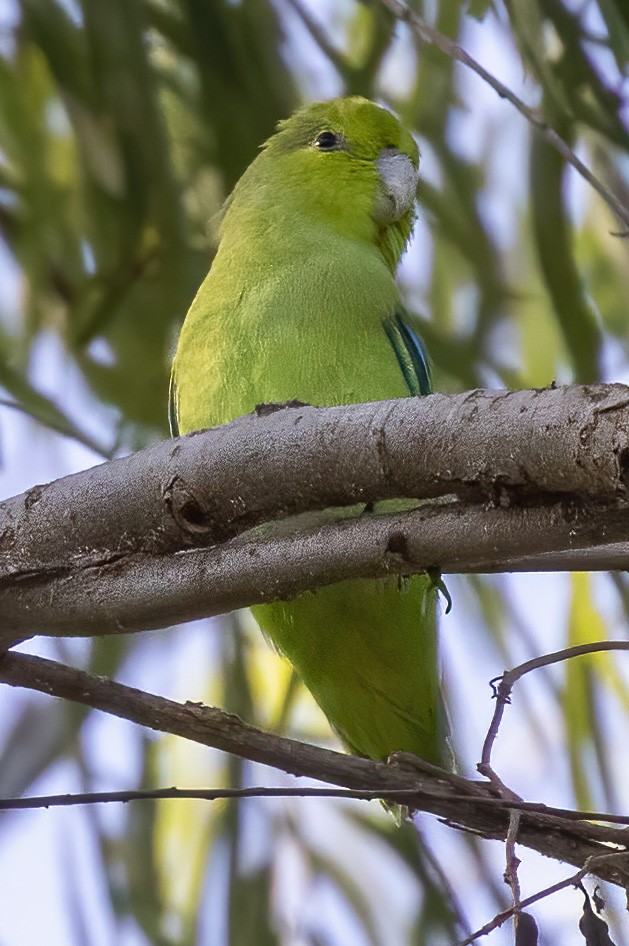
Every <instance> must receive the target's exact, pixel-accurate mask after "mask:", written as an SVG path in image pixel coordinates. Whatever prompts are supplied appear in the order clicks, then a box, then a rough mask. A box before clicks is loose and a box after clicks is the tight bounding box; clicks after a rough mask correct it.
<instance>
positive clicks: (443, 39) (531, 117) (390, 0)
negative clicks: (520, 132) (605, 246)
mask: <svg viewBox="0 0 629 946" xmlns="http://www.w3.org/2000/svg"><path fill="white" fill-rule="evenodd" d="M380 2H381V3H382V4H383V6H385V7H386V8H387V9H388V10H390V11H391V13H393V15H394V16H395V17H396V18H397V19H398V20H401V21H402V22H403V23H407V24H408V26H409V27H410V29H411V31H412V32H413V33H414V34H415V35H416V36H417V37H418V38H419V39H420V40H422V41H423V42H425V43H428V44H429V45H431V46H435V47H436V48H437V49H439V50H440V51H441V52H442V53H444V54H445V55H446V56H448V57H449V58H450V59H454V60H456V61H457V62H460V63H462V64H463V65H464V66H467V68H468V69H471V70H472V72H475V73H476V75H477V76H480V78H481V79H483V80H484V81H485V82H486V83H487V84H488V85H489V86H491V88H492V89H494V91H495V92H497V93H498V95H499V96H500V98H503V99H507V101H509V102H511V104H512V105H513V106H514V107H515V108H516V109H517V110H518V112H520V114H521V115H523V116H524V118H526V120H527V121H528V122H529V123H530V124H531V125H533V127H534V128H536V129H537V131H538V132H539V133H540V134H541V135H542V136H543V137H544V138H545V139H546V141H548V143H549V144H551V145H552V146H553V148H556V150H557V151H558V152H559V153H560V154H561V156H562V157H563V158H564V159H565V160H566V161H567V162H568V164H571V165H572V167H573V168H574V169H575V170H576V171H577V173H578V174H580V175H581V177H583V178H584V179H585V180H586V181H587V182H588V183H589V184H590V185H591V186H592V187H593V188H594V190H595V191H596V192H597V193H598V194H600V196H601V197H602V198H603V200H604V201H605V203H606V204H607V205H608V207H610V208H611V210H612V211H613V212H614V213H615V214H616V216H617V217H618V218H619V219H620V220H622V222H623V224H624V225H625V227H626V228H627V230H629V209H628V208H627V207H625V205H624V204H623V203H622V202H621V201H620V200H619V199H618V198H617V197H616V196H615V195H614V194H613V193H612V192H611V191H610V190H609V189H608V188H607V187H605V185H604V184H602V183H601V181H599V179H598V178H597V177H596V176H595V175H594V174H593V173H592V171H590V169H589V168H588V167H587V166H586V165H585V164H584V163H583V161H581V160H580V159H579V158H578V157H577V155H576V154H575V153H574V151H573V150H572V148H571V147H570V146H569V145H568V144H567V143H566V142H565V141H564V140H563V138H562V137H561V136H560V135H559V134H557V132H556V131H555V130H554V128H551V126H550V125H549V124H548V123H547V122H546V121H544V119H543V118H541V117H540V116H539V115H538V114H537V112H536V111H535V110H534V109H532V108H529V106H528V105H526V104H525V103H524V102H523V101H522V99H520V98H518V96H517V95H516V94H515V93H514V92H512V91H511V89H509V88H508V87H507V86H506V85H504V84H503V83H502V82H501V81H500V80H499V79H497V78H496V77H495V76H494V75H492V73H490V72H488V71H487V69H485V68H484V66H482V65H481V64H480V63H479V62H477V60H476V59H474V58H473V57H472V56H470V54H469V53H468V52H466V51H465V49H463V48H462V47H461V46H459V44H458V43H455V42H454V40H452V39H450V37H448V36H445V35H444V34H443V33H440V32H439V31H438V30H436V29H434V27H432V26H429V25H428V23H426V21H425V20H423V19H422V18H421V17H420V16H419V15H418V14H417V13H415V12H414V11H413V10H410V9H409V8H408V7H407V6H406V5H405V4H403V3H400V2H399V0H380ZM619 235H620V236H624V234H622V233H621V234H619Z"/></svg>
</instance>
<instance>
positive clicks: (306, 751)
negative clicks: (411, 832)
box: [0, 653, 629, 887]
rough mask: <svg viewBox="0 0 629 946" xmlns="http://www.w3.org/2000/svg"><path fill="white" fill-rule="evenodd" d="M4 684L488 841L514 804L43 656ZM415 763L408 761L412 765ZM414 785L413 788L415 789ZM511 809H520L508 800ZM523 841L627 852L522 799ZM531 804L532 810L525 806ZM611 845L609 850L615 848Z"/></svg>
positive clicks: (605, 832) (582, 859) (480, 788)
mask: <svg viewBox="0 0 629 946" xmlns="http://www.w3.org/2000/svg"><path fill="white" fill-rule="evenodd" d="M0 681H2V682H5V683H8V684H9V685H10V686H20V687H28V688H29V689H33V690H39V691H40V692H42V693H47V694H50V695H54V696H58V697H61V698H63V699H68V700H73V701H74V702H77V703H80V704H81V705H83V706H90V707H93V708H96V709H100V710H103V711H105V712H108V713H111V714H113V715H114V716H118V717H120V718H122V719H128V720H131V721H133V722H135V723H139V724H140V725H143V726H147V727H149V728H150V729H154V730H158V731H159V732H169V733H173V734H174V735H178V736H181V737H183V738H185V739H190V740H192V741H194V742H197V743H200V744H202V745H205V746H213V747H215V748H217V749H222V750H224V751H228V752H232V753H234V754H236V755H238V756H240V757H241V758H245V759H249V760H251V761H254V762H261V763H264V764H266V765H271V766H274V767H276V768H280V769H283V770H284V771H285V772H288V773H290V774H292V775H295V776H305V777H308V778H314V779H317V780H319V781H324V782H327V783H330V784H332V785H337V786H343V787H345V788H348V789H350V790H354V791H367V792H378V793H381V794H382V795H385V796H386V797H387V798H390V799H392V800H394V801H399V802H401V803H402V804H405V805H410V806H412V807H413V808H414V809H418V810H422V811H426V812H429V813H432V814H434V815H436V816H437V817H439V818H442V819H444V820H445V821H447V822H448V823H449V824H451V825H453V826H455V827H459V828H462V829H464V830H468V831H473V832H475V833H478V834H480V835H482V836H483V837H486V838H496V839H501V840H504V839H505V837H506V835H507V832H508V828H509V818H510V815H509V811H508V810H506V809H505V808H504V807H503V805H502V800H501V799H496V798H495V797H494V796H493V794H492V790H491V786H490V785H489V784H487V783H481V782H473V781H468V780H467V779H464V778H461V777H460V776H458V775H454V774H452V773H449V772H445V771H442V770H440V769H438V768H437V767H436V766H433V765H430V764H429V763H426V762H423V761H422V760H421V759H417V758H416V757H414V756H409V755H408V754H404V753H401V754H398V755H397V756H396V762H394V763H393V764H387V763H384V762H373V761H371V760H369V759H362V758H359V757H357V756H349V755H344V754H342V753H339V752H332V751H331V750H329V749H322V748H318V747H316V746H310V745H305V744H302V743H299V742H296V741H295V740H292V739H287V738H284V737H281V736H276V735H273V734H270V733H264V732H262V731H261V730H259V729H256V728H255V727H254V726H251V725H248V724H247V723H244V722H242V721H241V720H240V719H238V717H236V716H233V715H232V714H229V713H225V712H223V711H221V710H218V709H215V708H212V707H206V706H203V705H201V704H198V703H186V704H180V703H175V702H173V701H172V700H167V699H163V698H160V697H157V696H153V695H152V694H148V693H143V692H142V691H140V690H136V689H134V688H132V687H128V686H124V685H122V684H120V683H114V682H113V681H111V680H105V679H102V678H99V677H93V676H91V675H90V674H88V673H85V672H84V671H81V670H75V669H72V668H70V667H65V666H63V665H61V664H57V663H55V662H54V661H51V660H45V659H43V658H41V657H31V656H28V655H26V654H18V653H7V654H4V655H3V656H2V657H1V658H0ZM409 761H410V764H409ZM410 792H414V794H412V795H411V794H409V793H410ZM510 807H514V805H513V803H512V802H511V803H510ZM522 808H523V810H522V815H521V819H520V827H519V832H518V841H519V843H520V844H522V845H524V846H526V847H529V848H531V849H532V850H536V851H539V852H540V853H542V854H546V855H548V856H549V857H553V858H556V859H559V860H563V861H566V862H568V863H570V864H573V865H575V866H576V867H583V866H584V865H586V864H587V863H588V859H590V858H594V857H596V856H597V855H601V854H609V853H610V845H613V846H614V847H615V848H616V849H617V850H619V851H625V850H626V829H625V828H623V827H621V828H613V827H610V826H607V825H601V824H594V823H588V822H585V823H584V822H580V821H574V820H571V819H568V818H563V817H561V816H557V815H550V814H547V813H546V812H543V811H530V810H528V809H527V806H526V804H524V805H523V806H522ZM525 809H526V810H525ZM611 849H612V850H613V849H614V848H613V847H612V848H611ZM590 863H592V865H593V867H592V869H593V871H594V872H595V873H596V874H597V875H598V876H600V877H601V878H602V879H604V880H608V881H610V882H611V883H614V884H618V885H620V886H623V887H627V886H629V854H628V855H627V863H625V861H624V860H622V861H620V862H619V860H615V861H614V862H613V863H611V864H610V862H609V861H608V860H605V859H601V861H600V862H597V863H596V868H594V861H590Z"/></svg>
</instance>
